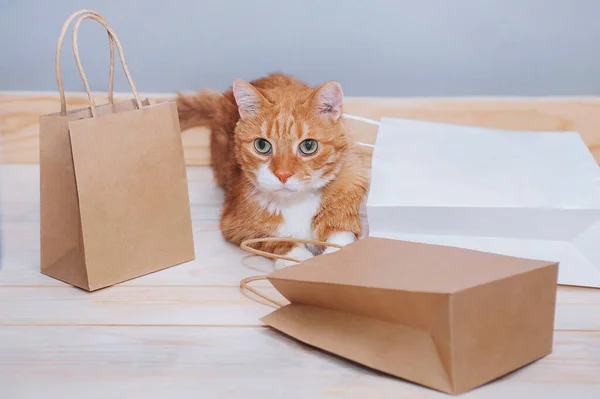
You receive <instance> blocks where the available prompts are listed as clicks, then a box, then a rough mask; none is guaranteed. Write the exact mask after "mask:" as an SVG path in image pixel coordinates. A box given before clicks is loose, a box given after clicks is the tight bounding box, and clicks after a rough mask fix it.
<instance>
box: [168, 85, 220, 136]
mask: <svg viewBox="0 0 600 399" xmlns="http://www.w3.org/2000/svg"><path fill="white" fill-rule="evenodd" d="M220 98H221V93H219V92H216V91H212V90H202V91H200V92H198V93H197V94H193V95H185V94H181V93H177V112H178V114H179V124H180V125H181V130H182V131H183V130H186V129H189V128H192V127H202V126H210V122H211V120H212V118H213V115H214V113H215V110H216V108H217V103H218V101H219V99H220Z"/></svg>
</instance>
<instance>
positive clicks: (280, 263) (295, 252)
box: [275, 245, 313, 270]
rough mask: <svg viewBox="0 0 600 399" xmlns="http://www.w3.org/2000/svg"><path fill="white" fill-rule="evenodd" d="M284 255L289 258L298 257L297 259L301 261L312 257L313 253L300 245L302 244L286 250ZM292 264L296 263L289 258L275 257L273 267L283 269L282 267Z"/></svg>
mask: <svg viewBox="0 0 600 399" xmlns="http://www.w3.org/2000/svg"><path fill="white" fill-rule="evenodd" d="M285 256H287V257H289V258H294V259H298V260H299V261H303V260H306V259H310V258H312V257H313V254H312V253H311V252H310V251H309V250H308V248H306V247H305V246H304V245H302V246H298V247H294V248H292V250H291V251H290V252H288V253H287V254H285ZM292 265H297V263H296V262H293V261H291V260H284V259H277V260H276V261H275V269H276V270H279V269H283V268H284V267H288V266H292Z"/></svg>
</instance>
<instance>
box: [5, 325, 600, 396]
mask: <svg viewBox="0 0 600 399" xmlns="http://www.w3.org/2000/svg"><path fill="white" fill-rule="evenodd" d="M598 340H600V333H598V332H590V333H573V332H561V333H558V334H557V335H556V340H555V342H556V344H555V348H554V353H553V354H551V355H550V356H548V357H547V358H545V359H542V360H541V361H538V362H536V363H535V364H534V365H532V366H530V367H526V368H523V369H521V370H519V371H517V372H515V373H512V374H510V375H508V376H506V377H504V378H503V379H501V380H499V381H496V382H493V383H491V384H489V385H487V386H484V387H482V388H480V389H478V390H476V391H472V392H470V393H467V394H465V395H462V396H461V397H465V398H513V399H530V398H538V397H539V398H557V399H558V398H567V397H572V398H577V399H592V398H597V397H598V396H595V395H598V393H599V392H600V359H599V357H598V352H597V351H594V350H592V351H590V350H588V349H589V348H590V347H593V345H594V344H595V343H596V342H597V341H598ZM0 343H2V344H0V345H1V349H0V386H2V390H3V396H5V397H6V398H38V397H40V398H41V397H43V398H58V397H60V398H79V397H85V398H87V399H91V398H107V397H111V398H112V397H120V398H171V397H172V398H178V399H179V398H194V399H198V398H283V397H285V398H287V399H295V398H297V399H308V398H310V399H313V398H353V399H364V398H369V399H370V398H447V397H448V395H445V394H440V393H437V392H434V391H432V390H429V389H426V388H422V387H420V386H417V385H414V384H411V383H408V382H405V381H402V380H400V379H394V378H388V377H386V376H384V375H382V374H379V373H376V372H373V371H371V370H369V369H366V368H363V367H360V366H358V365H356V364H352V363H349V362H346V361H344V360H342V359H339V358H337V357H333V356H330V355H328V354H326V353H323V352H320V351H317V350H313V349H310V348H308V347H306V346H304V345H301V344H299V343H298V342H296V341H294V340H291V339H288V338H286V337H284V336H281V335H279V334H277V333H275V332H274V331H271V330H269V329H266V328H219V327H216V328H206V327H173V326H163V327H80V326H71V327H30V328H23V327H2V328H1V329H0ZM567 370H568V371H567ZM67 376H68V377H67Z"/></svg>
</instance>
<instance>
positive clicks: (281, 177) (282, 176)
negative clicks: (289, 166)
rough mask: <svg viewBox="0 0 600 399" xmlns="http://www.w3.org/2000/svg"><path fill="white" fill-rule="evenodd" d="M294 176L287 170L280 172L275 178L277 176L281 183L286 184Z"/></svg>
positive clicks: (276, 173)
mask: <svg viewBox="0 0 600 399" xmlns="http://www.w3.org/2000/svg"><path fill="white" fill-rule="evenodd" d="M292 175H293V173H292V172H289V171H287V170H278V171H277V172H275V176H277V178H278V179H279V181H280V182H282V183H283V184H285V182H287V181H288V179H289V178H290V177H292Z"/></svg>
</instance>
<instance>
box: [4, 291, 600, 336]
mask: <svg viewBox="0 0 600 399" xmlns="http://www.w3.org/2000/svg"><path fill="white" fill-rule="evenodd" d="M138 284H139V283H138ZM260 289H261V290H262V291H263V292H264V293H265V294H267V295H269V296H271V297H272V298H275V299H280V300H281V299H282V297H281V296H280V295H279V293H278V292H277V291H276V290H275V289H274V288H273V287H268V286H261V287H260ZM272 310H273V307H272V306H270V305H266V304H263V303H261V302H259V301H258V300H255V299H254V298H252V297H250V296H246V295H245V294H243V293H241V292H240V290H239V288H238V287H237V282H236V283H235V285H232V286H219V287H214V286H212V287H211V286H162V285H147V286H136V285H125V284H123V285H118V286H113V287H110V288H107V289H104V290H100V291H96V292H93V293H88V292H85V291H82V290H79V289H76V288H70V287H67V286H56V287H27V286H21V287H19V286H17V287H7V286H1V287H0V315H1V317H0V326H3V325H4V326H9V325H210V326H223V325H243V326H259V325H262V323H261V322H260V320H259V319H260V318H261V317H262V316H264V315H266V314H267V313H269V312H271V311H272ZM555 329H556V330H587V331H594V330H597V331H600V294H599V293H598V291H597V290H585V289H580V288H565V287H560V288H559V292H558V301H557V306H556V321H555Z"/></svg>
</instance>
